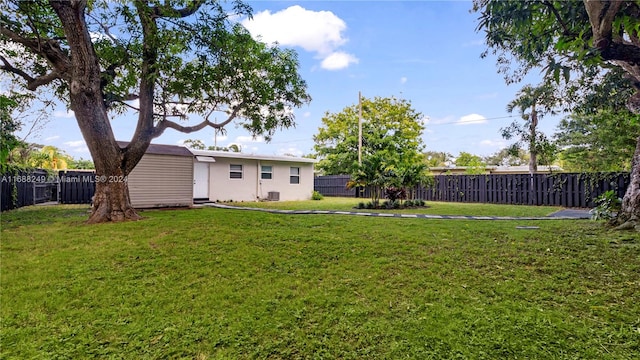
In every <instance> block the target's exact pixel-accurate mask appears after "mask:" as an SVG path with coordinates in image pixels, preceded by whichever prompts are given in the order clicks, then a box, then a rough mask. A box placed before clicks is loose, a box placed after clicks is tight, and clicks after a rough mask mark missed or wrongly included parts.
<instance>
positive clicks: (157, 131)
mask: <svg viewBox="0 0 640 360" xmlns="http://www.w3.org/2000/svg"><path fill="white" fill-rule="evenodd" d="M243 104H244V103H240V104H239V105H238V106H236V107H235V108H234V109H233V111H232V112H231V114H229V117H228V118H227V119H226V120H225V121H223V122H221V123H214V122H212V121H210V120H209V117H210V116H211V114H212V113H213V111H211V112H209V114H208V115H207V117H206V118H205V119H204V121H202V122H201V123H199V124H197V125H193V126H183V125H180V124H178V123H176V122H174V121H171V120H166V117H165V119H164V120H162V121H161V122H160V123H158V125H156V126H155V128H154V129H153V134H152V136H151V137H152V138H157V137H158V136H160V135H162V133H164V131H165V130H167V129H174V130H177V131H180V132H182V133H186V134H188V133H192V132H196V131H198V130H202V129H204V128H205V127H207V126H209V127H212V128H214V129H222V128H224V127H225V126H226V125H228V124H229V123H230V122H231V121H233V120H234V119H235V118H236V117H237V116H238V113H239V112H240V110H241V109H242V105H243Z"/></svg>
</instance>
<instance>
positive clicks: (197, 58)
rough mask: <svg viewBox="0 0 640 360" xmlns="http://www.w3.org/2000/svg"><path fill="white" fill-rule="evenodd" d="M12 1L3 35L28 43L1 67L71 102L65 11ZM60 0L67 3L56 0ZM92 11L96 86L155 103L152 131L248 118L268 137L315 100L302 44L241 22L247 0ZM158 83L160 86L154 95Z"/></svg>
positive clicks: (128, 105)
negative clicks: (266, 37)
mask: <svg viewBox="0 0 640 360" xmlns="http://www.w3.org/2000/svg"><path fill="white" fill-rule="evenodd" d="M7 5H8V7H9V11H8V12H7V14H3V15H2V18H1V20H2V21H1V22H0V34H1V35H2V40H3V43H5V44H8V43H13V44H20V45H22V46H11V47H9V49H7V50H5V51H3V52H2V53H0V60H1V65H0V69H2V70H4V71H5V72H8V73H11V74H13V75H14V76H16V77H17V78H18V79H17V80H18V81H21V82H22V83H23V84H24V86H25V88H27V89H30V90H35V89H36V88H38V87H41V86H51V87H52V88H54V89H55V91H56V93H57V94H58V95H59V97H60V99H61V100H63V101H65V102H68V101H69V99H68V97H67V95H66V92H67V91H68V90H71V91H73V90H74V89H73V82H72V81H71V80H72V78H73V73H74V72H75V71H77V70H78V69H76V68H75V67H74V66H73V63H72V57H71V56H70V44H69V42H70V41H72V40H71V39H69V38H67V37H65V36H64V31H63V29H64V26H65V20H64V19H63V18H62V17H60V18H58V17H56V16H54V14H53V11H52V8H51V7H49V6H48V5H47V4H45V3H42V2H24V1H16V2H9V3H8V4H7ZM52 7H53V8H54V9H59V10H62V9H63V8H64V6H61V5H60V4H57V3H56V2H52ZM86 13H87V28H88V35H89V36H90V37H91V42H90V43H91V44H92V45H93V46H92V48H93V49H90V48H88V47H87V48H86V50H87V51H89V52H91V51H94V52H95V54H96V57H97V61H98V64H93V65H97V66H99V69H100V85H99V86H100V89H99V90H98V89H95V90H98V91H99V92H101V93H102V94H103V97H104V106H105V108H106V109H107V110H109V111H112V112H115V113H122V112H124V111H125V110H126V109H134V110H136V111H140V110H141V109H142V108H144V107H145V105H150V107H151V109H152V113H151V115H152V119H153V123H148V124H145V125H146V126H145V130H146V131H150V135H151V136H152V137H157V136H159V135H160V134H162V132H163V131H165V130H166V129H168V128H171V129H175V130H178V131H182V132H193V131H197V130H200V129H202V128H204V127H206V126H210V127H214V128H221V127H223V126H225V125H227V124H228V123H229V122H231V121H233V120H234V119H240V120H241V121H242V122H241V125H242V126H243V127H245V128H246V129H247V130H248V131H250V132H251V133H252V134H261V135H265V136H266V137H267V138H268V137H269V136H270V135H272V134H273V132H274V131H275V130H276V129H278V128H281V127H290V126H293V125H294V118H293V112H292V109H293V108H294V107H298V106H301V105H303V104H304V103H306V102H308V101H309V100H310V97H309V95H308V94H307V93H306V84H305V82H304V81H303V80H302V79H301V78H300V77H299V75H298V74H297V73H296V72H295V71H292V70H295V69H296V68H297V66H298V60H297V55H296V53H295V52H293V51H291V50H287V49H279V48H277V47H275V46H271V45H267V44H264V43H261V42H258V41H256V40H254V39H253V38H252V37H251V35H250V34H249V33H248V31H247V30H246V29H244V28H243V27H242V26H241V25H239V24H237V23H234V22H233V21H232V18H233V17H234V16H249V15H250V8H249V7H248V6H247V5H246V4H243V3H241V2H234V3H233V8H232V9H231V10H229V9H225V8H223V7H222V4H221V3H219V2H217V1H198V2H187V3H185V4H184V7H182V8H175V9H174V8H170V7H168V6H167V5H158V6H151V5H147V3H146V2H141V1H136V2H134V3H133V5H131V4H113V3H111V2H106V1H105V2H94V3H92V4H91V5H90V6H89V7H88V8H87V10H86ZM196 13H197V17H195V19H194V17H193V16H192V15H194V14H196ZM78 36H82V35H81V34H79V35H78ZM32 54H35V55H36V56H37V57H36V61H33V56H32ZM141 75H142V78H141ZM143 85H144V86H143ZM149 87H153V89H154V94H153V97H152V98H150V99H147V98H145V95H146V94H144V92H145V91H147V92H148V91H149V89H148V88H149ZM134 100H137V101H135V102H134ZM144 100H146V101H147V102H148V103H147V104H145V103H143V101H144ZM133 104H136V105H133ZM138 104H139V105H138ZM189 118H200V120H199V122H198V123H197V124H196V125H192V126H186V125H185V124H182V123H183V122H184V121H176V120H186V119H189ZM217 119H220V120H217Z"/></svg>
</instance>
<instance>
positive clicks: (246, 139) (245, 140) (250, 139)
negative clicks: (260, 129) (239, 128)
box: [236, 136, 264, 144]
mask: <svg viewBox="0 0 640 360" xmlns="http://www.w3.org/2000/svg"><path fill="white" fill-rule="evenodd" d="M261 142H264V138H263V137H262V136H256V137H253V136H238V137H236V143H239V144H243V143H261Z"/></svg>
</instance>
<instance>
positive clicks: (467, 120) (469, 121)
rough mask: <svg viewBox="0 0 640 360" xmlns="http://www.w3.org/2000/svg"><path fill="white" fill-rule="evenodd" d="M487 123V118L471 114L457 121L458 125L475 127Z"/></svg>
mask: <svg viewBox="0 0 640 360" xmlns="http://www.w3.org/2000/svg"><path fill="white" fill-rule="evenodd" d="M486 122H487V118H485V117H484V116H482V115H479V114H469V115H465V116H463V117H461V118H460V119H458V121H456V125H474V124H484V123H486Z"/></svg>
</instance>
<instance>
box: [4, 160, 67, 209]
mask: <svg viewBox="0 0 640 360" xmlns="http://www.w3.org/2000/svg"><path fill="white" fill-rule="evenodd" d="M53 178H54V176H52V173H49V172H47V171H46V170H41V169H36V170H33V171H15V172H6V173H3V174H2V179H1V180H2V189H1V190H0V193H1V194H0V195H1V198H0V209H1V210H2V211H6V210H11V209H16V208H19V207H23V206H27V205H35V204H41V203H44V202H48V201H57V200H58V186H57V185H56V184H55V183H54V182H52V179H53Z"/></svg>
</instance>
